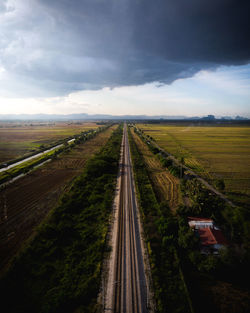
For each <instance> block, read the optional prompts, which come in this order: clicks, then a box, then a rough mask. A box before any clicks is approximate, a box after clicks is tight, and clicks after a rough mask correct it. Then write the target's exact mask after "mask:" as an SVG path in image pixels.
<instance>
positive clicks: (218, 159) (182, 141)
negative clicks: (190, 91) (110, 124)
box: [137, 123, 250, 206]
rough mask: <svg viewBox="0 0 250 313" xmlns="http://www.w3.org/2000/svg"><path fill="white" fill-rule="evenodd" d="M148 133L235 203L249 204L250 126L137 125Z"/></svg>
mask: <svg viewBox="0 0 250 313" xmlns="http://www.w3.org/2000/svg"><path fill="white" fill-rule="evenodd" d="M137 126H138V127H139V128H141V129H142V130H143V131H144V133H145V134H146V135H149V136H152V137H153V138H154V139H155V141H156V143H157V144H158V145H159V146H161V147H162V148H163V149H165V150H166V151H167V152H169V153H171V154H173V155H174V156H176V157H177V158H179V159H180V158H184V162H185V164H186V165H187V166H188V167H190V168H192V169H193V170H194V171H195V172H196V173H197V174H199V175H201V176H202V177H204V178H205V179H208V180H210V181H211V182H212V183H215V181H216V180H218V179H223V180H224V182H225V192H226V193H227V195H228V197H229V198H230V199H231V200H232V201H233V202H234V203H236V204H238V205H243V206H249V204H250V127H249V126H241V127H238V126H192V125H190V126H187V125H185V126H183V125H180V126H178V125H168V124H165V123H162V124H137Z"/></svg>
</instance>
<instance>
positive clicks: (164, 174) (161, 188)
mask: <svg viewBox="0 0 250 313" xmlns="http://www.w3.org/2000/svg"><path fill="white" fill-rule="evenodd" d="M131 133H132V136H133V138H134V141H135V143H136V145H137V147H138V149H139V151H140V152H141V153H142V154H143V156H144V160H145V163H146V165H147V167H148V170H149V173H150V178H151V179H152V181H153V185H154V186H155V192H156V194H157V196H158V198H159V200H160V201H168V203H169V206H170V208H171V209H172V210H175V209H176V208H177V207H178V205H179V204H180V203H181V195H180V190H179V181H178V179H177V178H176V177H174V176H173V175H171V174H170V173H169V171H168V170H167V169H164V168H163V167H162V165H161V163H160V161H159V160H158V159H157V158H156V157H155V155H154V154H153V153H152V152H151V151H150V150H149V149H148V147H147V145H146V144H145V143H144V142H143V141H142V140H141V139H140V138H139V137H138V136H137V135H136V134H135V133H134V131H133V130H132V132H131Z"/></svg>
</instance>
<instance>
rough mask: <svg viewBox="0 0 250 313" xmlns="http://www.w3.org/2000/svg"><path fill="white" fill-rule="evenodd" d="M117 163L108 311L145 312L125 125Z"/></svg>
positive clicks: (145, 291)
mask: <svg viewBox="0 0 250 313" xmlns="http://www.w3.org/2000/svg"><path fill="white" fill-rule="evenodd" d="M121 163H122V164H121V186H120V197H119V211H118V227H117V240H116V246H115V263H114V266H115V269H114V279H113V282H112V283H113V299H112V308H111V312H116V313H146V312H148V309H147V287H146V278H145V270H144V263H143V256H142V247H141V238H140V231H139V224H138V215H137V207H136V199H135V191H134V183H133V175H132V166H131V158H130V150H129V143H128V136H127V128H126V125H125V127H124V135H123V142H122V159H121Z"/></svg>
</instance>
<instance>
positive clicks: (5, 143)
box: [0, 121, 100, 163]
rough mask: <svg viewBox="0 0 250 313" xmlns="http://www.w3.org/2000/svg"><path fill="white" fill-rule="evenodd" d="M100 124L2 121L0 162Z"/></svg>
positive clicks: (0, 125) (0, 124)
mask: <svg viewBox="0 0 250 313" xmlns="http://www.w3.org/2000/svg"><path fill="white" fill-rule="evenodd" d="M99 126H100V125H97V124H96V123H94V122H93V123H92V122H1V121H0V163H3V162H7V161H9V160H12V159H15V158H18V157H21V156H23V155H25V154H27V153H31V152H33V151H35V150H37V149H39V147H40V146H41V145H50V144H53V143H54V142H55V143H56V141H58V140H60V139H64V138H67V137H70V136H73V135H76V134H79V133H81V132H82V131H86V130H89V129H95V128H98V127H99Z"/></svg>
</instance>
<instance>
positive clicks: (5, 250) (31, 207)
mask: <svg viewBox="0 0 250 313" xmlns="http://www.w3.org/2000/svg"><path fill="white" fill-rule="evenodd" d="M114 128H116V126H113V127H112V128H109V129H108V130H106V131H104V132H102V133H100V134H98V135H97V136H96V137H95V138H93V139H91V140H89V141H87V142H85V143H83V144H80V145H77V146H76V147H75V148H73V149H72V150H71V151H70V152H68V153H63V154H61V155H60V156H59V157H58V159H56V160H53V161H51V162H50V163H47V164H46V165H44V166H42V167H41V168H39V169H37V170H35V171H33V172H31V173H30V174H28V175H27V176H25V177H23V178H20V179H19V180H17V181H16V182H13V183H12V184H10V185H8V186H7V187H6V188H5V189H4V190H1V191H0V268H1V269H2V271H3V268H4V267H6V266H7V265H8V263H9V261H10V259H11V258H12V257H13V256H14V255H15V254H16V253H17V251H18V250H19V249H20V247H21V245H22V244H23V243H24V242H25V241H26V239H27V238H29V237H30V236H31V235H32V233H33V232H34V230H35V227H36V226H37V225H38V224H39V223H40V222H41V221H42V220H43V219H44V218H45V216H46V215H47V214H48V212H49V211H50V210H51V209H52V208H53V207H54V206H55V205H56V204H57V202H58V200H59V198H60V196H61V195H62V194H63V193H64V192H65V191H66V190H68V189H69V187H70V185H71V182H72V180H73V179H74V178H75V177H76V176H77V175H79V174H80V173H81V172H82V170H83V168H84V165H85V163H86V161H87V160H88V159H89V158H90V157H91V156H92V155H93V154H95V153H96V152H97V151H98V150H99V149H100V148H101V147H102V146H104V145H105V143H106V142H107V140H108V138H109V137H110V135H111V133H112V132H113V130H114ZM0 272H1V270H0Z"/></svg>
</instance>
